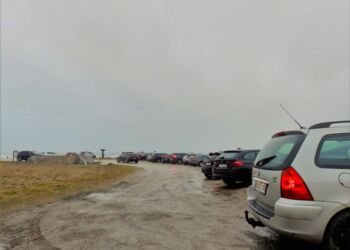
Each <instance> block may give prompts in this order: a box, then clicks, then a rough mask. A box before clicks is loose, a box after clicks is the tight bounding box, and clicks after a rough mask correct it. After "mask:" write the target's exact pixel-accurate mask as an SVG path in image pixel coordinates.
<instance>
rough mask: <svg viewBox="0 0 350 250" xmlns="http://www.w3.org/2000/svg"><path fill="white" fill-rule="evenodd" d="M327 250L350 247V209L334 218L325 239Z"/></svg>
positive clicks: (341, 249) (324, 243)
mask: <svg viewBox="0 0 350 250" xmlns="http://www.w3.org/2000/svg"><path fill="white" fill-rule="evenodd" d="M323 248H324V249H325V250H346V249H350V211H349V210H348V211H346V212H343V213H341V214H340V215H338V216H337V217H335V218H334V219H332V221H331V222H330V224H329V225H328V228H327V230H326V234H325V237H324V241H323Z"/></svg>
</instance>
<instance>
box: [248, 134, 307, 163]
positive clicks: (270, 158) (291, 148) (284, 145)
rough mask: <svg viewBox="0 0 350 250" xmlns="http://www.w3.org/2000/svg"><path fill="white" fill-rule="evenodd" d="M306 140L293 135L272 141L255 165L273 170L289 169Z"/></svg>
mask: <svg viewBox="0 0 350 250" xmlns="http://www.w3.org/2000/svg"><path fill="white" fill-rule="evenodd" d="M304 138H305V135H300V134H293V135H287V136H281V137H275V138H273V139H271V140H270V141H269V142H268V143H267V144H266V145H265V146H264V147H263V149H262V150H261V151H260V153H259V154H258V156H257V158H256V160H255V165H258V166H260V167H261V168H264V169H272V170H281V169H284V168H286V167H288V165H289V164H291V162H292V161H293V159H294V157H295V154H296V153H297V151H298V150H299V148H300V146H301V144H302V142H303V140H304Z"/></svg>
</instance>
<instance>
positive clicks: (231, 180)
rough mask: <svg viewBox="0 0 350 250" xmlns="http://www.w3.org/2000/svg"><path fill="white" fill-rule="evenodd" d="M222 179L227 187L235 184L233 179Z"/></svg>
mask: <svg viewBox="0 0 350 250" xmlns="http://www.w3.org/2000/svg"><path fill="white" fill-rule="evenodd" d="M222 180H223V182H224V183H225V184H226V185H227V186H229V187H233V186H235V185H236V180H234V179H227V178H224V179H222Z"/></svg>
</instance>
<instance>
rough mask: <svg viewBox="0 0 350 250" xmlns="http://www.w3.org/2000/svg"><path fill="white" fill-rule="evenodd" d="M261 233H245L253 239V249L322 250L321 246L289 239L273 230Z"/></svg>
mask: <svg viewBox="0 0 350 250" xmlns="http://www.w3.org/2000/svg"><path fill="white" fill-rule="evenodd" d="M267 234H268V235H259V234H256V233H254V232H251V231H247V232H246V233H245V235H246V236H248V237H249V238H251V239H252V240H253V243H252V247H251V250H295V249H298V250H321V247H320V246H317V245H311V244H307V243H304V242H300V241H296V240H293V239H288V238H285V237H283V236H280V235H278V234H275V233H273V232H267Z"/></svg>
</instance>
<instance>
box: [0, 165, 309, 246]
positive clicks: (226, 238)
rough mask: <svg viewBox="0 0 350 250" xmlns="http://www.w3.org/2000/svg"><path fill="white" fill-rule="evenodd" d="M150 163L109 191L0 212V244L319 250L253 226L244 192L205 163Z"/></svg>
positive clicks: (243, 189)
mask: <svg viewBox="0 0 350 250" xmlns="http://www.w3.org/2000/svg"><path fill="white" fill-rule="evenodd" d="M139 166H142V167H143V168H144V170H143V171H138V172H137V173H136V174H134V175H132V176H129V177H127V178H125V179H124V180H123V181H122V182H120V183H117V184H116V185H114V186H113V187H111V188H109V189H108V190H105V191H103V192H98V193H92V194H85V195H80V196H79V197H74V198H71V199H68V200H64V201H60V202H57V203H54V204H50V205H45V206H41V207H34V208H31V209H27V210H23V211H20V212H16V213H13V214H10V215H6V216H5V215H3V216H0V250H2V249H200V250H204V249H257V250H263V249H295V248H298V249H299V250H301V249H316V248H312V247H311V246H305V245H303V244H299V243H294V242H290V241H286V240H283V239H281V238H280V237H276V236H274V235H273V234H272V233H270V232H269V231H267V230H266V229H255V230H253V229H251V228H250V227H249V226H248V225H247V224H246V223H245V221H244V218H243V213H244V210H245V209H246V194H245V192H246V190H245V188H240V189H227V188H225V186H224V185H223V184H222V182H221V181H206V180H205V179H204V178H203V176H202V174H201V173H200V169H199V168H191V167H186V166H170V165H158V164H149V163H140V164H139Z"/></svg>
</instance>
